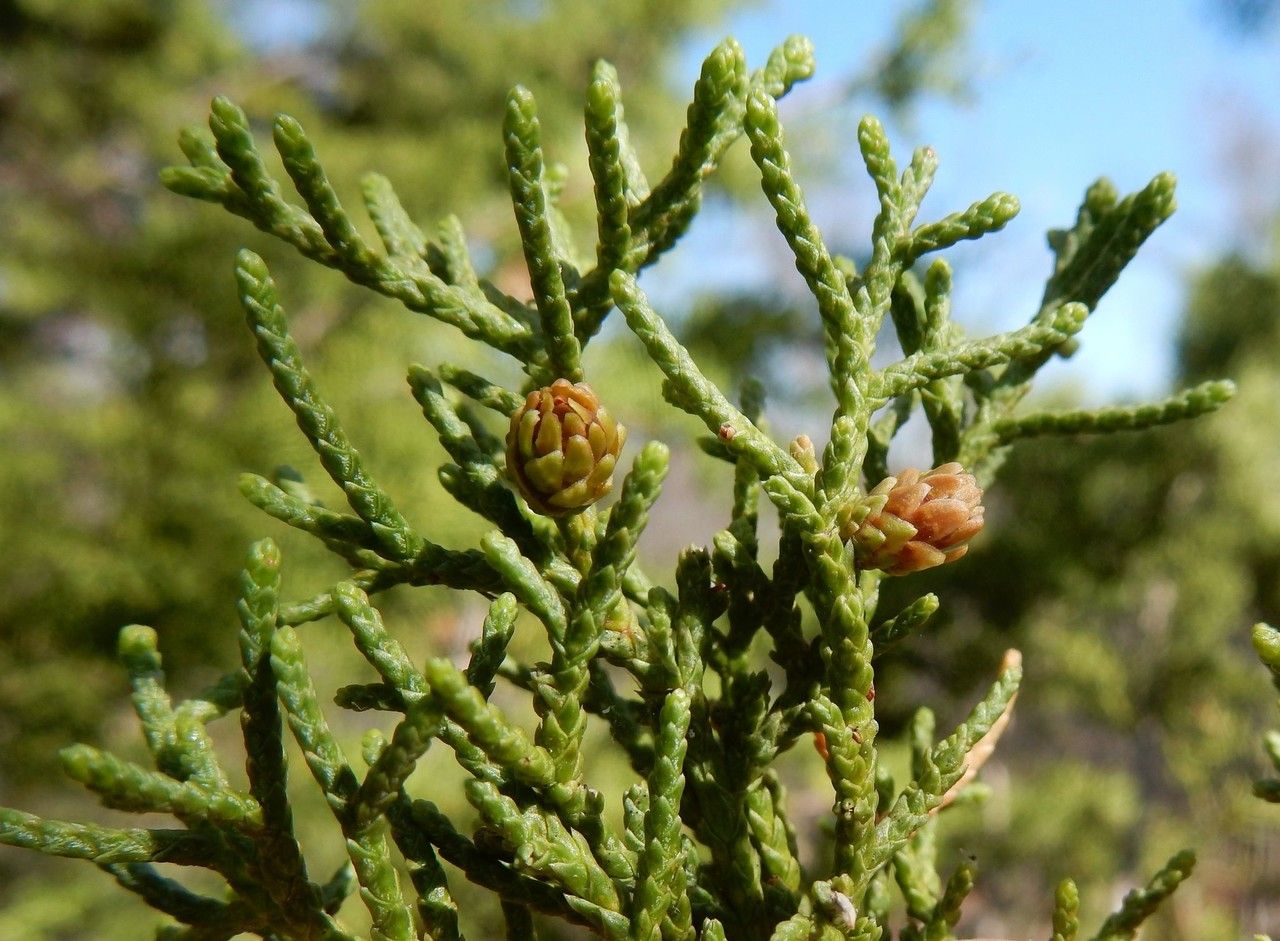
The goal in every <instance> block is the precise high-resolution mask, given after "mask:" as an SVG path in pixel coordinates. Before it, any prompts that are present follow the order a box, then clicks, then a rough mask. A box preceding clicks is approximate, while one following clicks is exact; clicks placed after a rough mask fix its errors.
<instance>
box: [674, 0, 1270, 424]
mask: <svg viewBox="0 0 1280 941" xmlns="http://www.w3.org/2000/svg"><path fill="white" fill-rule="evenodd" d="M1211 3H1212V0H1165V2H1162V0H1125V2H1114V0H1111V2H1108V0H1037V2H1035V3H1030V2H1027V0H1021V2H1019V0H986V2H984V3H980V4H978V10H977V15H976V19H975V22H974V27H973V30H972V35H971V38H970V47H969V48H970V62H971V65H972V67H973V81H972V89H973V96H972V100H971V101H970V102H968V103H964V104H957V103H955V102H952V101H943V100H929V101H926V102H924V103H923V105H922V106H921V107H919V108H918V109H917V111H916V114H915V116H914V119H913V121H912V126H911V127H910V128H908V129H902V128H891V136H892V137H893V139H894V142H895V145H896V146H897V148H898V150H899V153H900V155H901V159H905V157H906V155H908V154H909V153H910V149H911V148H912V147H914V146H917V145H920V144H929V145H931V146H933V147H934V148H935V149H936V150H937V151H938V153H939V156H940V158H941V161H942V165H941V169H940V171H939V174H938V178H937V183H936V184H935V188H934V191H933V192H932V193H931V194H930V197H929V200H928V201H927V202H926V204H925V205H926V208H925V213H924V214H925V215H926V216H928V215H941V214H945V213H946V212H950V211H953V210H955V209H959V208H962V207H964V206H966V205H968V204H969V203H970V202H972V201H973V200H974V199H977V198H980V197H981V196H984V195H985V194H987V193H988V192H990V191H993V190H997V189H1004V190H1008V191H1010V192H1012V193H1014V194H1015V195H1017V196H1018V197H1019V199H1020V200H1021V201H1022V207H1023V208H1022V213H1021V214H1020V216H1019V217H1018V219H1016V220H1015V221H1014V222H1013V223H1012V224H1011V225H1010V226H1009V227H1008V228H1007V229H1006V230H1005V231H1004V232H1003V233H1001V234H1000V235H997V236H992V237H989V238H988V239H985V240H983V242H981V243H977V244H975V245H973V246H964V247H963V248H962V250H959V251H954V252H952V253H950V254H949V256H948V257H949V258H950V259H951V260H952V262H953V264H954V266H955V269H956V290H957V294H956V299H955V315H956V316H957V318H958V319H960V320H961V321H962V322H963V323H965V325H966V326H967V327H969V328H970V329H971V330H972V331H973V332H975V333H977V332H988V331H994V330H999V329H1008V328H1011V327H1014V326H1017V325H1019V324H1020V323H1022V322H1024V321H1025V319H1026V317H1027V316H1028V315H1029V313H1030V312H1031V311H1033V310H1034V309H1035V307H1036V305H1037V302H1038V298H1039V292H1040V289H1041V287H1042V285H1043V281H1044V277H1045V274H1046V272H1047V269H1048V264H1049V255H1048V251H1047V249H1046V248H1045V245H1044V231H1045V230H1046V229H1048V228H1050V227H1053V226H1058V225H1062V224H1064V223H1067V222H1069V221H1070V220H1071V219H1072V218H1073V217H1074V214H1075V209H1076V206H1077V204H1078V201H1079V198H1080V195H1081V193H1082V192H1083V191H1084V189H1085V187H1086V186H1087V185H1088V184H1089V183H1090V182H1091V181H1092V180H1093V179H1095V178H1096V177H1097V176H1099V175H1105V176H1108V177H1109V178H1111V179H1112V180H1113V181H1114V182H1115V183H1116V185H1117V186H1118V187H1119V188H1120V189H1121V190H1122V191H1123V192H1127V191H1130V190H1133V189H1136V188H1138V187H1140V186H1142V185H1143V184H1144V183H1146V181H1147V180H1149V179H1150V178H1151V177H1152V176H1153V175H1155V174H1156V173H1158V172H1160V171H1162V170H1172V171H1173V172H1174V173H1176V174H1177V176H1178V179H1179V189H1178V194H1179V195H1178V202H1179V210H1178V212H1177V213H1176V214H1175V215H1174V217H1173V218H1172V219H1171V220H1170V221H1169V222H1168V223H1166V225H1165V226H1164V227H1163V228H1162V229H1161V230H1160V231H1159V232H1158V233H1157V234H1156V235H1155V236H1153V238H1152V239H1151V240H1150V241H1149V242H1148V243H1147V245H1146V246H1145V248H1144V250H1143V251H1142V252H1141V253H1140V254H1139V256H1138V258H1137V259H1136V260H1135V261H1134V263H1133V264H1132V265H1131V266H1130V268H1129V269H1128V270H1127V271H1126V273H1125V275H1124V276H1123V277H1122V279H1121V281H1120V283H1119V284H1118V285H1117V286H1116V287H1115V288H1114V289H1113V290H1112V292H1111V294H1109V295H1108V297H1107V298H1106V299H1104V301H1103V303H1102V304H1101V305H1100V307H1099V309H1098V312H1097V313H1096V315H1095V319H1094V320H1093V321H1091V323H1090V324H1089V326H1088V327H1087V328H1086V331H1085V333H1084V335H1083V339H1084V345H1083V348H1082V351H1081V353H1080V354H1078V355H1077V356H1076V357H1075V358H1074V359H1073V360H1072V361H1071V362H1070V363H1064V364H1061V365H1059V366H1057V367H1056V368H1055V370H1054V374H1055V376H1056V378H1058V379H1059V380H1061V381H1066V382H1070V383H1072V384H1074V385H1077V386H1080V387H1086V386H1087V387H1088V393H1089V396H1090V397H1091V398H1095V399H1101V398H1117V397H1118V398H1125V397H1130V396H1134V395H1142V394H1147V395H1149V394H1152V393H1153V392H1158V391H1160V390H1162V389H1163V388H1165V386H1166V384H1167V382H1168V371H1169V365H1170V341H1171V338H1172V334H1173V331H1174V330H1175V329H1176V323H1177V318H1178V314H1179V311H1180V309H1181V305H1182V302H1183V298H1184V296H1185V286H1186V282H1187V277H1188V274H1189V273H1190V272H1192V271H1194V270H1195V269H1196V268H1197V267H1198V266H1200V265H1203V264H1205V263H1207V262H1208V261H1210V260H1211V259H1213V258H1214V257H1215V256H1217V255H1218V254H1220V253H1221V252H1222V251H1223V250H1225V249H1227V248H1230V247H1238V246H1241V245H1249V244H1253V245H1255V246H1256V245H1257V240H1258V238H1259V237H1260V236H1265V233H1266V229H1267V225H1268V223H1269V219H1270V217H1271V213H1272V211H1273V210H1274V209H1275V208H1276V207H1277V203H1278V202H1280V199H1278V197H1280V156H1277V150H1276V149H1275V148H1276V145H1277V144H1280V102H1277V101H1276V98H1275V94H1274V91H1275V90H1276V89H1280V39H1278V38H1277V36H1276V35H1275V34H1274V33H1272V34H1271V35H1267V36H1261V35H1254V36H1243V37H1242V36H1240V35H1233V34H1232V33H1231V32H1230V31H1229V30H1228V29H1226V28H1224V26H1223V25H1222V22H1221V21H1220V20H1218V19H1215V18H1214V17H1213V15H1212V14H1211V12H1210V5H1211ZM899 9H901V4H899V3H893V2H887V0H882V2H867V3H861V4H854V3H849V2H843V3H841V2H837V0H792V2H782V0H774V2H771V3H766V4H763V5H761V6H759V7H756V8H754V9H752V10H750V11H746V12H743V13H740V14H737V15H735V16H734V17H732V20H731V22H730V23H729V25H728V27H727V29H724V30H719V31H709V32H708V33H706V34H705V35H703V36H700V37H698V38H697V39H696V40H694V41H692V42H691V43H690V47H689V48H690V52H689V55H688V56H687V57H686V61H685V62H684V64H683V66H682V70H683V71H684V72H685V73H686V74H685V75H684V76H682V79H683V81H682V84H685V83H687V82H689V81H691V80H692V77H693V76H694V75H696V70H697V66H698V61H699V59H700V57H701V55H703V54H705V51H706V50H707V49H709V48H710V46H711V45H712V44H713V43H714V42H715V41H716V40H717V39H718V38H720V36H721V35H722V34H723V33H724V32H729V33H731V34H732V35H735V36H736V37H737V38H738V39H739V41H740V42H741V43H742V44H743V46H744V47H745V49H746V51H747V54H748V58H749V61H751V62H752V63H759V62H761V61H762V60H763V58H764V57H765V55H767V52H768V49H769V48H771V47H772V46H773V45H775V44H776V43H777V42H778V41H780V40H781V39H782V38H783V37H784V36H785V35H786V34H788V33H792V32H799V33H804V34H806V35H808V36H810V37H811V38H812V39H813V42H814V45H815V48H816V51H817V58H818V74H817V76H816V77H815V78H814V80H812V81H811V82H810V83H809V84H807V85H804V86H799V87H797V89H796V90H795V91H794V92H793V95H792V98H791V99H790V100H789V101H788V102H787V106H786V108H785V109H784V112H783V117H784V122H785V121H787V118H788V114H790V115H792V118H793V120H794V121H797V122H799V126H801V127H804V126H805V123H806V122H809V123H812V120H813V119H812V116H813V115H814V114H815V111H820V109H822V108H823V107H829V105H828V104H827V102H830V101H831V100H832V98H833V96H834V89H836V88H837V87H838V86H839V84H840V83H841V82H842V81H843V80H847V78H848V77H849V76H850V75H852V74H855V73H856V72H858V70H859V69H860V68H861V67H863V64H864V63H865V62H867V61H868V60H869V57H870V56H871V55H872V53H873V51H874V49H875V48H876V46H877V45H878V43H880V42H881V41H883V39H884V37H885V36H886V35H887V34H888V32H889V31H890V29H891V27H892V24H893V22H894V19H895V17H896V16H897V11H898V10H899ZM861 107H866V104H865V103H862V104H861ZM820 116H821V115H820V114H819V117H820ZM845 117H846V118H847V120H846V122H845V124H846V125H847V126H849V127H852V124H853V122H854V121H856V118H857V115H856V114H848V115H846V116H845ZM789 146H790V149H791V150H792V151H793V152H794V153H796V155H797V156H798V157H799V159H800V161H801V164H802V165H803V162H804V160H805V159H806V155H805V151H806V148H807V147H808V146H809V142H808V141H806V140H804V139H794V135H793V138H792V139H789ZM814 146H815V147H823V146H827V147H835V148H839V150H840V151H841V152H847V153H848V157H847V158H845V157H840V158H838V159H840V160H842V161H846V162H847V161H849V160H856V149H854V145H853V142H852V137H849V138H848V139H847V140H836V141H830V140H828V141H818V142H817V143H816V144H814ZM1233 155H1234V158H1235V159H1236V160H1238V159H1239V158H1240V157H1241V156H1243V157H1244V158H1245V159H1246V160H1247V163H1248V164H1249V165H1250V169H1249V170H1248V172H1247V173H1246V174H1244V175H1243V178H1242V179H1238V180H1237V181H1236V182H1232V180H1231V175H1230V174H1229V172H1228V166H1229V165H1231V160H1232V158H1233ZM818 156H821V155H818ZM811 196H812V197H813V198H811V202H812V203H813V211H814V214H815V216H817V217H818V219H819V221H820V223H822V224H824V227H830V228H834V229H835V230H836V231H839V232H845V231H848V232H849V234H850V235H852V234H853V233H854V232H865V231H866V228H867V219H868V213H869V212H870V211H871V206H870V202H871V195H870V190H869V184H867V183H866V181H865V178H863V177H861V176H860V171H859V170H858V168H856V167H850V168H849V170H848V172H846V173H843V174H842V175H841V178H840V180H839V187H838V188H834V187H826V188H824V189H823V190H822V191H821V192H820V193H818V194H816V196H814V195H813V194H811ZM1260 230H1261V232H1260ZM694 236H695V238H697V239H698V240H699V241H700V242H701V243H702V245H701V246H700V247H702V248H704V249H705V250H706V251H708V252H712V253H716V252H718V253H720V255H721V258H722V261H723V264H722V265H720V266H719V269H720V271H721V272H722V275H723V277H724V278H725V279H726V280H739V279H748V280H749V279H751V278H752V277H759V278H761V280H762V281H765V280H769V279H775V278H776V277H777V275H778V273H779V272H780V270H782V269H781V268H780V267H779V265H778V262H777V258H776V255H777V251H778V249H779V248H780V246H781V242H780V240H777V239H773V240H770V239H768V238H767V237H765V236H762V235H761V234H760V233H758V232H756V231H753V230H744V228H743V226H742V225H741V221H740V220H738V221H736V222H735V221H731V220H726V219H717V218H711V219H708V220H704V221H703V222H702V223H701V228H700V229H699V230H698V231H696V232H695V233H694ZM693 254H694V255H699V254H700V252H694V253H693ZM691 267H692V266H685V268H684V269H683V270H681V269H677V270H675V271H673V272H671V273H670V274H669V275H668V277H670V278H672V280H673V281H674V282H675V283H672V284H671V285H670V287H671V288H673V289H674V288H676V287H677V286H679V283H680V282H681V281H683V280H684V278H685V277H686V276H687V275H689V274H690V269H691ZM708 267H709V266H708V265H707V263H706V261H705V259H702V260H700V261H699V263H698V264H697V265H696V268H697V269H698V270H700V271H701V272H703V273H704V274H705V272H706V271H707V270H708ZM710 267H711V268H715V267H717V266H715V265H712V266H710Z"/></svg>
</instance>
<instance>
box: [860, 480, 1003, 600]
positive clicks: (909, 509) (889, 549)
mask: <svg viewBox="0 0 1280 941" xmlns="http://www.w3.org/2000/svg"><path fill="white" fill-rule="evenodd" d="M982 513H983V510H982V488H981V487H979V486H978V482H977V481H976V480H974V478H973V475H972V474H970V473H968V472H967V471H966V470H965V469H964V468H963V467H961V466H960V465H959V464H957V463H956V462H954V461H953V462H951V463H950V464H943V465H942V466H941V467H935V468H934V469H933V470H931V471H926V472H924V473H921V472H920V471H918V470H916V469H915V468H912V469H910V470H905V471H903V472H902V473H901V474H899V475H898V476H897V477H886V478H885V479H884V480H882V481H880V483H879V484H877V485H876V487H875V489H874V490H872V491H871V493H869V494H867V497H866V499H865V500H863V501H862V503H861V505H860V506H859V508H858V510H857V512H856V513H855V515H854V516H853V517H851V518H850V519H849V521H848V522H847V523H846V524H845V526H844V527H843V532H842V533H841V535H842V536H843V537H844V538H845V539H846V540H852V541H853V546H854V552H855V554H856V556H857V560H858V565H859V567H861V568H867V569H881V570H882V571H884V572H886V573H887V574H889V575H909V574H910V573H912V572H920V571H923V570H924V569H930V568H933V567H934V566H935V565H941V564H942V563H944V562H954V561H955V560H956V559H958V558H960V557H961V556H962V555H964V554H965V553H966V552H967V551H968V549H969V540H970V539H972V538H973V537H974V536H975V535H977V534H978V531H979V530H981V529H982Z"/></svg>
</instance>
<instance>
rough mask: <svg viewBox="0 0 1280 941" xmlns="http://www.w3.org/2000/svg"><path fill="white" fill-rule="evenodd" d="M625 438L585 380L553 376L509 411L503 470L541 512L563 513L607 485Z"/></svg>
mask: <svg viewBox="0 0 1280 941" xmlns="http://www.w3.org/2000/svg"><path fill="white" fill-rule="evenodd" d="M626 439H627V429H626V428H624V427H622V425H619V424H618V423H617V422H615V421H614V420H613V418H612V416H610V415H609V413H608V411H606V410H605V408H604V406H603V405H601V404H600V400H599V399H597V398H596V394H595V393H594V392H592V391H591V387H590V386H588V385H587V384H586V383H585V382H578V383H573V382H570V381H569V380H568V379H557V380H556V381H555V382H553V383H552V384H551V385H550V386H548V387H546V388H544V389H538V390H536V391H534V392H530V393H529V395H528V397H527V398H526V399H525V400H524V404H523V405H522V406H520V408H518V409H516V412H515V414H514V415H512V416H511V430H510V431H508V432H507V472H508V473H509V474H510V475H511V478H512V479H513V480H514V481H515V482H516V485H517V486H518V487H519V488H520V492H521V493H522V494H524V498H525V499H526V500H528V501H529V506H531V507H533V508H534V509H535V510H537V511H538V512H539V513H543V514H545V515H547V516H568V515H570V514H571V513H578V512H581V511H582V510H585V509H586V508H587V507H589V506H591V504H593V503H595V502H596V501H597V500H599V499H600V498H601V497H603V496H604V495H605V494H607V493H608V492H609V491H610V490H611V489H612V488H613V467H614V465H615V464H616V463H617V461H618V452H620V451H621V450H622V444H623V442H624V441H626Z"/></svg>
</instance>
